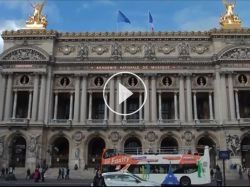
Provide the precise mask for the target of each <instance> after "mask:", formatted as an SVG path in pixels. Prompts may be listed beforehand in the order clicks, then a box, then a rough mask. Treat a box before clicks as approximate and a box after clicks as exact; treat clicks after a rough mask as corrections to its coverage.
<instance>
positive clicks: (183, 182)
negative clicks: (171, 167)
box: [180, 177, 191, 186]
mask: <svg viewBox="0 0 250 187" xmlns="http://www.w3.org/2000/svg"><path fill="white" fill-rule="evenodd" d="M180 185H181V186H190V185H191V180H190V179H189V177H181V179H180Z"/></svg>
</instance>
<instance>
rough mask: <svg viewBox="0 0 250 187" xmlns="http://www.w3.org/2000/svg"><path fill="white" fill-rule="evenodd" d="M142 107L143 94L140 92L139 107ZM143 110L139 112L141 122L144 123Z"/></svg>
mask: <svg viewBox="0 0 250 187" xmlns="http://www.w3.org/2000/svg"><path fill="white" fill-rule="evenodd" d="M141 105H142V93H141V92H139V106H141ZM142 110H143V109H141V110H139V120H140V122H141V121H142Z"/></svg>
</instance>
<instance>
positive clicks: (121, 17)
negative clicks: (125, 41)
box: [117, 10, 131, 24]
mask: <svg viewBox="0 0 250 187" xmlns="http://www.w3.org/2000/svg"><path fill="white" fill-rule="evenodd" d="M117 22H125V23H129V24H131V22H130V20H129V19H128V18H127V16H125V15H124V14H123V13H122V12H121V11H120V10H119V11H118V16H117Z"/></svg>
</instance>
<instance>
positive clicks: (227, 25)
mask: <svg viewBox="0 0 250 187" xmlns="http://www.w3.org/2000/svg"><path fill="white" fill-rule="evenodd" d="M222 2H223V4H224V6H225V8H226V14H225V15H224V16H221V18H220V25H221V26H222V28H224V29H235V28H241V20H240V19H239V17H238V16H237V15H235V14H234V8H235V5H236V0H232V1H230V2H229V1H228V0H222Z"/></svg>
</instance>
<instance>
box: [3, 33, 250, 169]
mask: <svg viewBox="0 0 250 187" xmlns="http://www.w3.org/2000/svg"><path fill="white" fill-rule="evenodd" d="M2 37H3V39H4V52H3V53H2V54H1V56H0V67H1V72H0V73H1V74H0V75H1V76H0V85H1V86H0V165H1V166H7V165H8V164H13V163H14V164H15V165H16V167H17V166H20V167H35V165H36V164H38V163H41V161H42V160H44V159H46V162H47V163H48V164H49V165H50V166H51V167H57V166H59V165H60V166H61V165H69V166H70V167H71V168H72V167H74V165H75V164H77V165H78V166H79V167H81V168H82V167H84V165H86V164H87V165H90V166H91V165H92V166H93V165H95V164H97V163H98V161H99V159H100V154H101V151H102V149H103V148H104V147H108V148H113V147H114V148H117V149H125V150H126V149H128V148H130V149H133V148H137V149H138V148H140V149H142V150H148V149H150V150H153V151H158V150H161V149H163V148H166V147H167V148H171V149H173V148H174V149H180V150H189V149H191V150H193V151H194V150H198V151H199V149H200V147H201V146H203V145H209V146H210V147H211V161H212V165H213V166H214V165H215V164H216V163H217V164H220V161H218V151H219V150H226V149H229V150H230V151H231V159H230V160H229V161H228V162H227V169H228V170H229V171H230V168H231V166H232V165H233V164H244V165H245V166H247V167H250V102H249V101H250V30H249V29H238V30H223V29H219V30H218V29H213V30H210V31H207V32H152V33H149V32H122V33H108V32H106V33H104V32H103V33H97V32H96V33H95V32H91V33H88V32H85V33H60V32H57V31H53V30H27V29H26V30H18V31H5V32H3V34H2ZM120 71H131V72H133V73H136V74H137V75H139V76H140V77H141V78H142V79H143V80H144V82H145V84H146V87H147V90H148V99H147V101H146V104H145V106H144V107H143V109H142V110H141V111H140V112H139V113H136V114H134V115H132V116H127V117H121V116H119V115H115V114H114V113H113V112H111V111H109V110H108V109H107V107H106V106H105V105H104V101H103V98H102V90H103V85H104V83H105V81H106V80H107V79H108V78H109V77H110V76H111V75H113V74H114V73H117V72H120ZM118 82H122V83H123V84H124V85H126V86H128V87H129V89H130V90H132V91H133V92H134V93H136V94H134V97H133V98H132V100H130V101H129V102H128V103H126V105H122V106H120V105H119V104H118V102H117V92H118V90H117V85H118ZM107 90H108V92H107V94H106V98H107V99H108V102H109V105H110V106H112V107H114V108H116V109H117V110H120V111H122V110H125V111H127V112H128V111H130V110H133V109H134V108H136V107H138V105H139V104H140V102H141V100H142V98H143V97H144V93H143V88H142V85H141V84H138V80H136V79H135V78H131V77H129V76H121V77H118V78H116V79H115V80H114V79H112V80H111V82H110V84H109V86H108V88H107Z"/></svg>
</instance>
